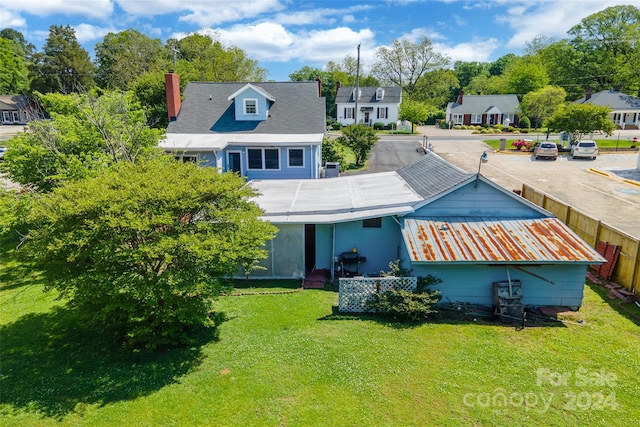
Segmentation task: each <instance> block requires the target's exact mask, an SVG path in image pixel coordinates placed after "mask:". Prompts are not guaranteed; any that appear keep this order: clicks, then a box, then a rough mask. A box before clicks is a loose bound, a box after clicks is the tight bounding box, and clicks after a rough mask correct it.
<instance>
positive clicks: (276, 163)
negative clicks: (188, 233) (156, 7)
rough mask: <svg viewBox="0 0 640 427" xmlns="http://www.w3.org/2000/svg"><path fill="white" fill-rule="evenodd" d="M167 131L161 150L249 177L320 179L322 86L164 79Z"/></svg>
mask: <svg viewBox="0 0 640 427" xmlns="http://www.w3.org/2000/svg"><path fill="white" fill-rule="evenodd" d="M166 87H167V105H168V112H169V120H170V122H169V126H168V127H167V134H166V139H164V140H163V141H161V142H160V146H161V147H162V148H163V149H164V150H166V151H169V152H172V153H174V155H175V156H176V157H179V158H182V159H184V160H185V161H199V162H202V163H203V164H205V165H210V166H214V167H218V168H220V169H221V170H222V171H225V172H226V171H235V172H237V173H239V174H241V175H242V176H246V177H247V179H249V180H251V179H315V178H319V177H320V167H321V162H322V140H323V138H324V135H325V132H326V113H325V99H324V98H323V97H322V96H321V93H320V84H319V82H282V83H278V82H260V83H237V82H234V83H209V82H190V83H188V84H187V86H186V88H185V90H184V101H181V100H180V92H179V87H180V84H179V82H178V79H177V75H175V74H168V75H167V76H166Z"/></svg>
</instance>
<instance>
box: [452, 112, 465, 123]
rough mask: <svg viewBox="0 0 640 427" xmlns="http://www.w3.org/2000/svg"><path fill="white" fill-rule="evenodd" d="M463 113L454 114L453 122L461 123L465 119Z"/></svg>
mask: <svg viewBox="0 0 640 427" xmlns="http://www.w3.org/2000/svg"><path fill="white" fill-rule="evenodd" d="M463 116H464V115H463V114H454V115H453V123H454V124H456V125H461V124H462V120H463Z"/></svg>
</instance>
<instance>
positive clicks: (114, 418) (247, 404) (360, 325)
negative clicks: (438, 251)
mask: <svg viewBox="0 0 640 427" xmlns="http://www.w3.org/2000/svg"><path fill="white" fill-rule="evenodd" d="M2 260H3V261H2V264H0V286H1V288H0V307H2V310H1V311H0V325H1V329H0V353H1V354H0V356H1V358H0V363H1V376H0V425H2V426H34V425H37V426H50V425H69V426H70V425H73V426H76V425H90V426H93V425H97V426H124V425H135V426H156V425H172V426H181V425H185V426H194V425H202V426H404V425H415V426H431V425H434V426H435V425H437V426H470V425H477V426H481V425H482V426H484V425H509V426H516V425H530V426H537V425H545V426H585V425H589V426H598V425H599V426H616V425H617V426H625V427H627V426H630V425H635V424H636V423H637V420H638V419H640V405H639V402H640V387H639V386H638V384H639V379H640V361H639V360H640V359H639V355H640V340H639V339H638V338H639V336H640V334H639V332H640V329H639V328H638V325H639V324H640V321H639V319H640V309H638V308H637V307H636V306H635V305H625V306H621V305H619V304H617V303H616V302H614V301H612V300H609V299H608V298H607V296H606V293H604V291H603V289H602V288H601V287H595V286H593V287H592V286H588V287H587V288H586V289H585V304H584V306H583V308H582V310H581V312H580V313H579V316H578V318H579V319H584V321H585V322H584V323H578V322H577V319H578V318H575V319H573V320H571V321H567V322H566V323H565V324H561V323H558V322H550V323H541V322H533V319H532V322H531V323H532V326H531V327H529V328H526V329H524V330H518V329H517V328H515V327H514V326H509V325H503V324H495V323H491V322H489V321H485V320H483V319H482V318H478V320H477V321H476V322H474V321H473V320H472V319H471V318H470V317H465V316H459V315H458V313H457V312H454V314H452V315H449V316H446V317H442V318H440V319H438V320H437V321H434V322H432V323H425V324H419V325H405V324H401V323H393V322H387V321H384V320H378V319H376V318H373V317H368V316H352V315H341V314H339V313H337V312H336V303H337V294H336V293H334V292H332V291H324V290H305V291H300V290H297V287H298V284H296V283H295V282H282V283H279V282H276V283H274V282H271V283H265V284H264V285H262V286H255V285H253V284H252V283H246V284H243V286H242V287H241V288H240V289H238V291H239V292H252V293H253V292H260V291H265V290H269V289H273V290H276V291H278V292H284V293H278V294H270V295H269V294H267V295H265V294H252V295H243V296H227V297H223V298H221V299H220V300H219V301H218V303H217V307H218V308H219V310H220V311H222V312H224V313H225V314H226V318H227V320H226V321H225V322H224V323H222V325H221V327H220V328H219V331H218V333H217V334H215V335H212V336H206V337H202V343H201V345H199V346H194V347H192V348H183V349H176V350H171V351H165V352H161V353H156V354H151V353H131V352H128V351H126V350H123V349H120V348H117V347H114V345H113V344H111V343H110V342H109V340H108V339H107V338H106V336H105V334H103V333H102V331H99V330H90V329H89V328H87V327H86V326H84V325H83V324H82V323H80V322H79V321H78V318H77V316H76V315H75V313H74V312H73V310H70V309H66V308H62V307H61V302H60V301H56V300H55V295H53V294H50V293H43V292H42V284H41V283H39V277H38V275H37V274H33V273H30V272H29V269H28V268H26V267H25V266H24V265H22V264H20V263H18V262H17V261H15V260H13V254H12V253H11V252H10V251H5V252H4V253H3V258H2ZM599 380H601V381H600V382H598V381H599ZM502 397H506V399H507V400H506V402H505V401H504V400H502ZM547 403H548V404H547Z"/></svg>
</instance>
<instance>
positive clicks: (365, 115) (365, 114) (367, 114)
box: [364, 111, 369, 124]
mask: <svg viewBox="0 0 640 427" xmlns="http://www.w3.org/2000/svg"><path fill="white" fill-rule="evenodd" d="M364 123H365V124H369V112H368V111H365V112H364Z"/></svg>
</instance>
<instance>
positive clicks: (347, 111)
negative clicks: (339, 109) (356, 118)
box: [344, 107, 355, 119]
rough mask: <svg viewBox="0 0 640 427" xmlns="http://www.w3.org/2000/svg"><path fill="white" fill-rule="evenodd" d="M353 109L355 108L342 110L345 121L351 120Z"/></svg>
mask: <svg viewBox="0 0 640 427" xmlns="http://www.w3.org/2000/svg"><path fill="white" fill-rule="evenodd" d="M354 109H355V108H352V107H346V108H345V109H344V118H345V119H353V110H354Z"/></svg>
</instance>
